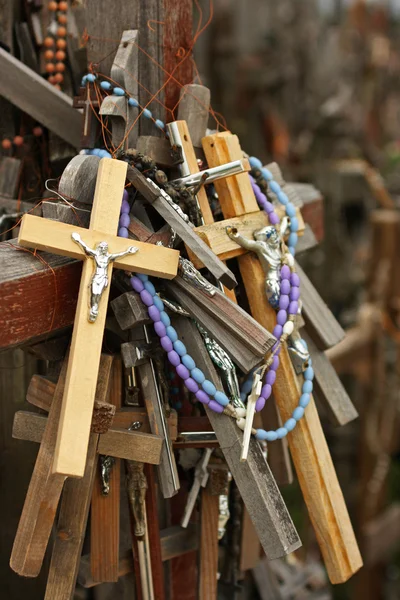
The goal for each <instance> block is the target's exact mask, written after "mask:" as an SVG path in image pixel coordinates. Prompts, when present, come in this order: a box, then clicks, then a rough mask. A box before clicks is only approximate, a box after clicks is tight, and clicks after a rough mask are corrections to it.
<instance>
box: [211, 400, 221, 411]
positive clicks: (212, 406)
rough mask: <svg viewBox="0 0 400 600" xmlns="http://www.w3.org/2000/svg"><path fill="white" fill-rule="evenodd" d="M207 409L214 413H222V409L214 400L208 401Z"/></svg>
mask: <svg viewBox="0 0 400 600" xmlns="http://www.w3.org/2000/svg"><path fill="white" fill-rule="evenodd" d="M208 408H211V410H213V411H214V412H216V413H222V412H223V411H224V407H223V406H221V404H218V402H216V401H215V400H210V403H209V405H208Z"/></svg>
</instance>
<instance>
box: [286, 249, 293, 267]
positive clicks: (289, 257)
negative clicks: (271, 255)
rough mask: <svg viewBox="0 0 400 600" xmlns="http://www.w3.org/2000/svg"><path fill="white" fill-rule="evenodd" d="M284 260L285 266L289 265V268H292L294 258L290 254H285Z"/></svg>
mask: <svg viewBox="0 0 400 600" xmlns="http://www.w3.org/2000/svg"><path fill="white" fill-rule="evenodd" d="M285 260H286V262H287V264H288V265H289V267H294V258H293V256H292V255H291V254H290V252H287V254H285Z"/></svg>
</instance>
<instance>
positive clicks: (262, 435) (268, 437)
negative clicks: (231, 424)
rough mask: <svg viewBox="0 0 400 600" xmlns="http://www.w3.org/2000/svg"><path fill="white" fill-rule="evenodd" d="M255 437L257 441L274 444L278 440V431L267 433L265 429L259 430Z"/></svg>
mask: <svg viewBox="0 0 400 600" xmlns="http://www.w3.org/2000/svg"><path fill="white" fill-rule="evenodd" d="M255 437H256V439H257V440H260V441H265V442H274V441H275V440H277V439H278V436H277V434H276V431H265V429H257V431H256V435H255Z"/></svg>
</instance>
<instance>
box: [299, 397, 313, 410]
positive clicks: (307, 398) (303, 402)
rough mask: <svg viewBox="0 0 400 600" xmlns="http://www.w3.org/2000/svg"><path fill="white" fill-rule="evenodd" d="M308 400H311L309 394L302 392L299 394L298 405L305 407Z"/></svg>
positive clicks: (308, 402)
mask: <svg viewBox="0 0 400 600" xmlns="http://www.w3.org/2000/svg"><path fill="white" fill-rule="evenodd" d="M310 400H311V396H310V394H302V395H301V396H300V400H299V405H300V406H301V407H302V408H307V406H308V405H309V404H310Z"/></svg>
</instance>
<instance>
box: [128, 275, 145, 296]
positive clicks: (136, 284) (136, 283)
mask: <svg viewBox="0 0 400 600" xmlns="http://www.w3.org/2000/svg"><path fill="white" fill-rule="evenodd" d="M131 286H132V288H133V289H134V290H135V292H138V293H139V294H140V292H142V291H143V290H144V285H143V282H142V281H140V279H138V278H137V277H131Z"/></svg>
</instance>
